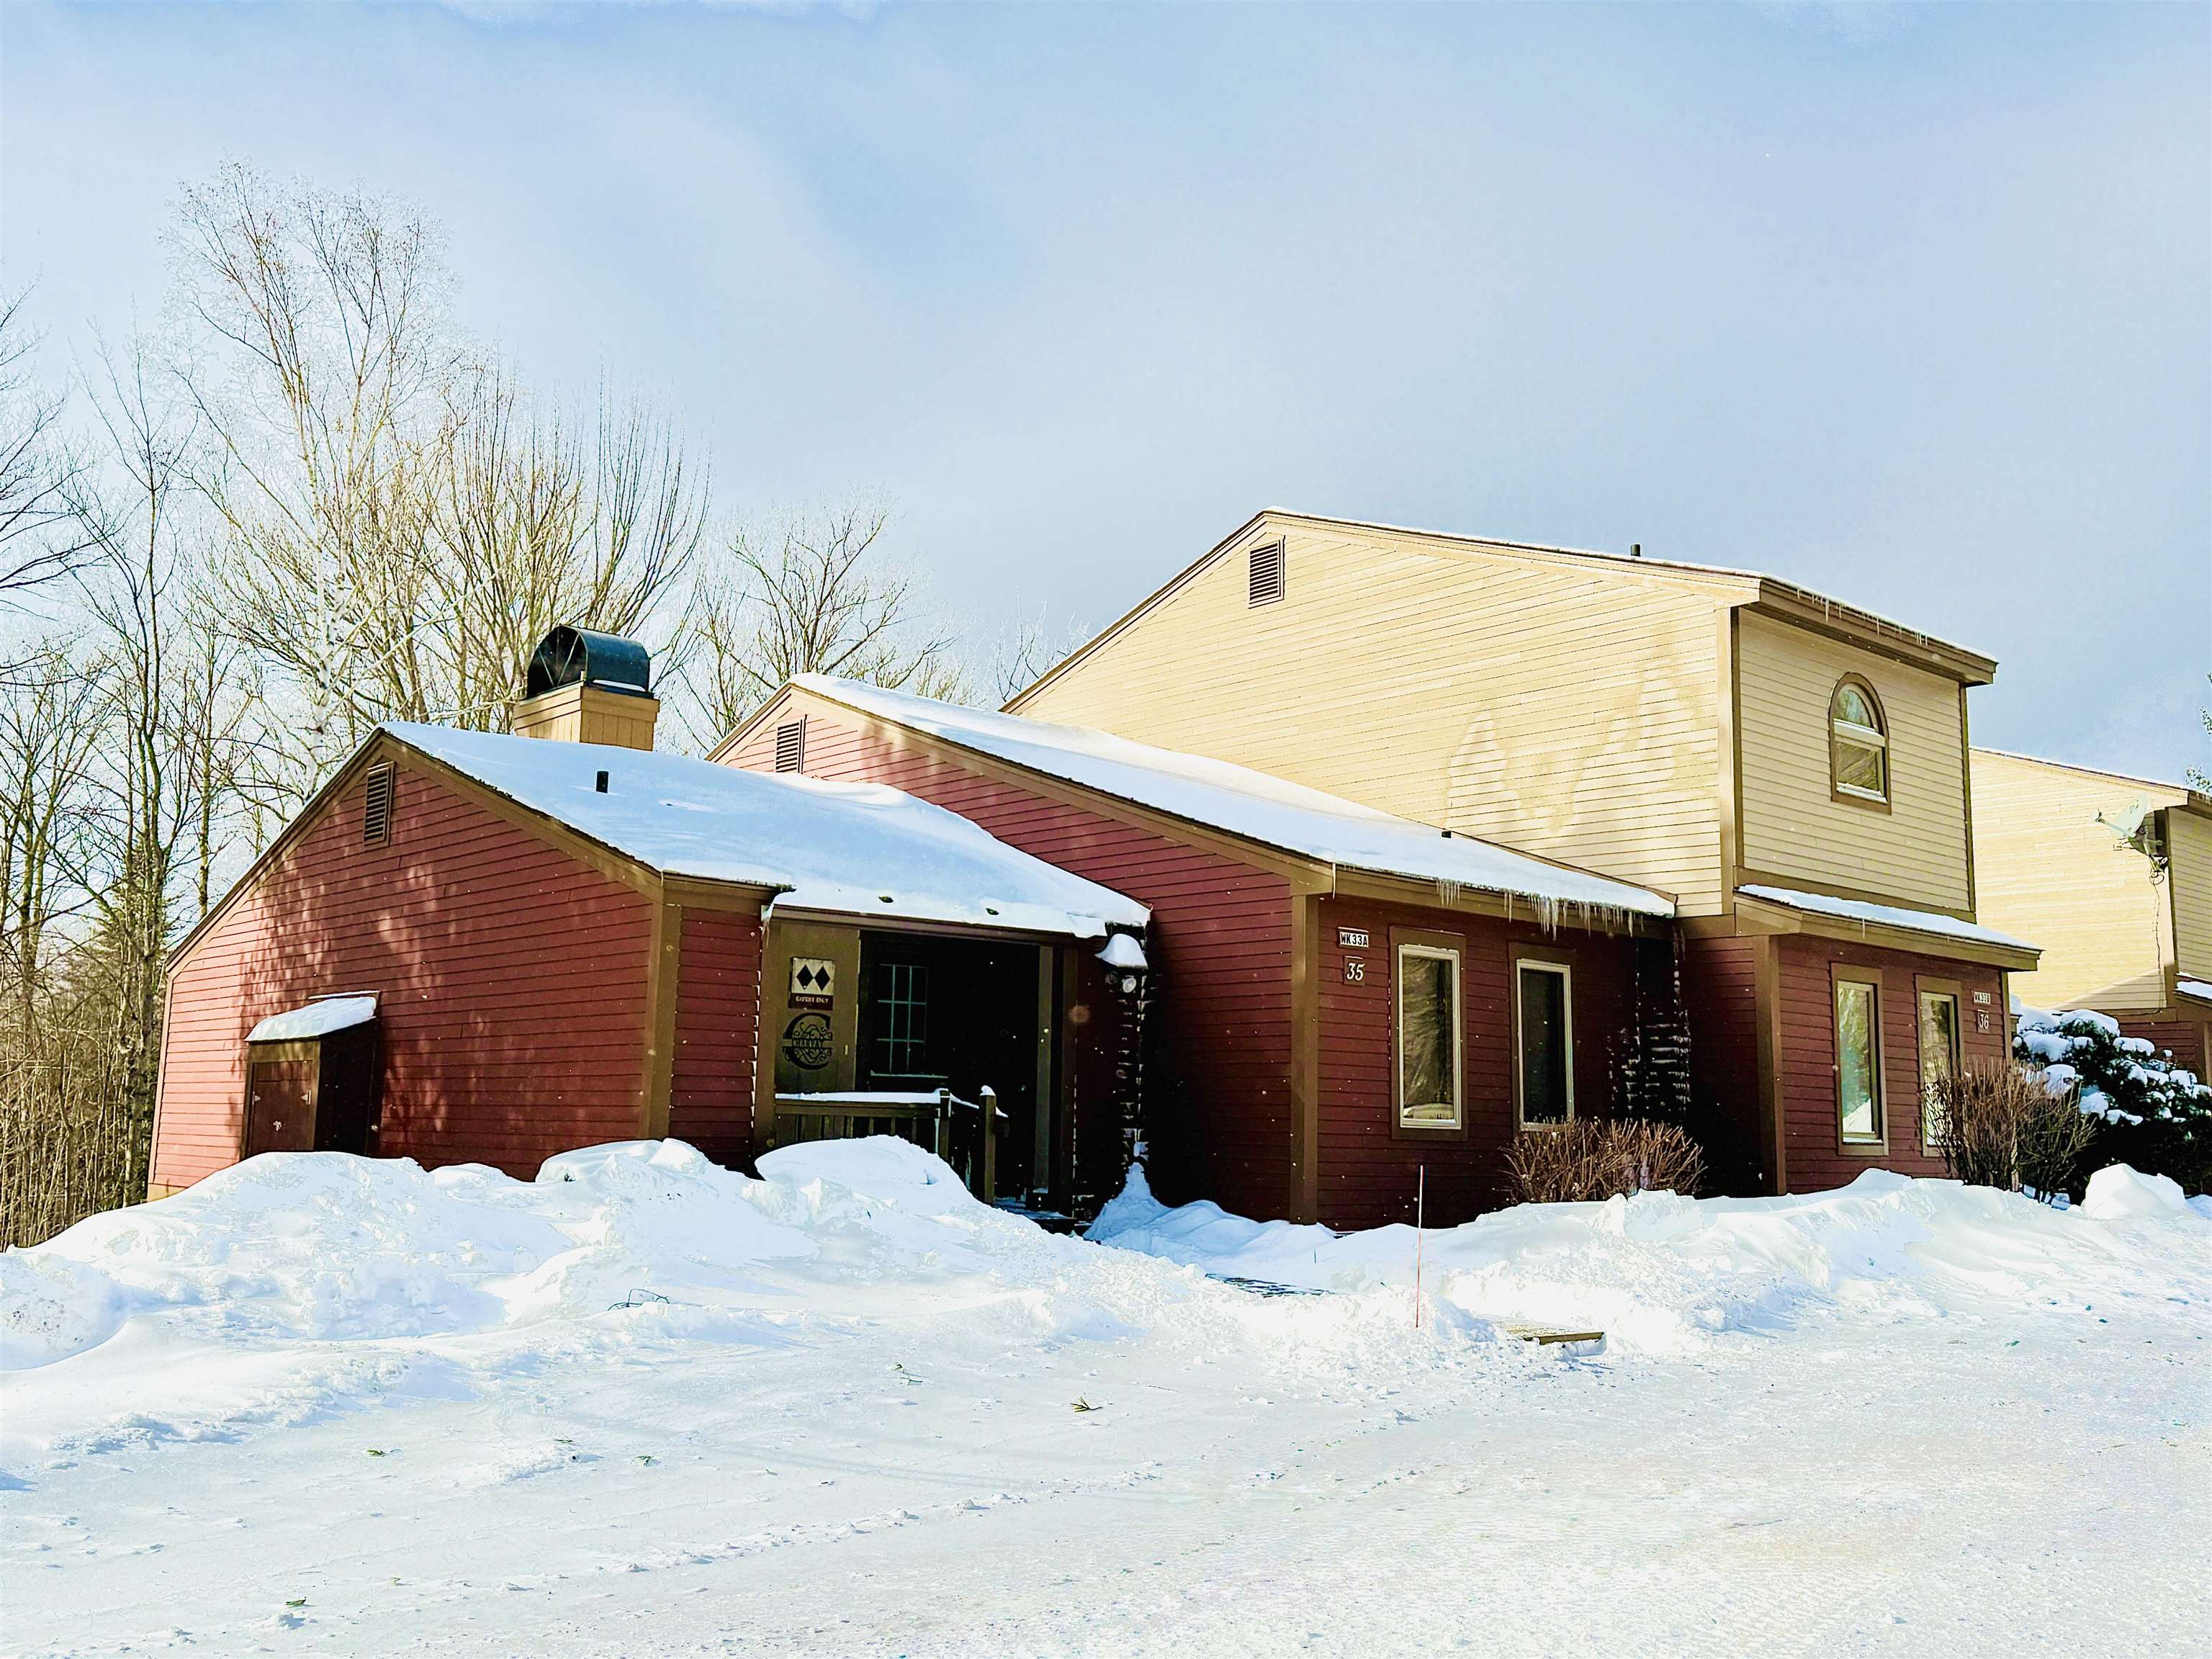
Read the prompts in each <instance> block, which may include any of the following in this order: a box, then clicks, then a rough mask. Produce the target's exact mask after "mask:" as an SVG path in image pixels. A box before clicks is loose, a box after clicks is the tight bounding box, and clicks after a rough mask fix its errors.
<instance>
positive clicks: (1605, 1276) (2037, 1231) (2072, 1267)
mask: <svg viewBox="0 0 2212 1659" xmlns="http://www.w3.org/2000/svg"><path fill="white" fill-rule="evenodd" d="M2177 1235H2186V1236H2187V1237H2189V1238H2190V1239H2191V1241H2192V1243H2194V1244H2195V1245H2196V1246H2197V1249H2194V1250H2192V1251H2191V1252H2190V1253H2189V1255H2188V1258H2187V1260H2186V1261H2176V1260H2175V1259H2174V1253H2173V1249H2172V1247H2173V1245H2174V1243H2175V1241H2176V1237H2177ZM1089 1237H1091V1239H1092V1240H1093V1241H1094V1242H1097V1243H1104V1244H1109V1245H1113V1246H1116V1247H1119V1248H1121V1249H1133V1250H1139V1251H1142V1252H1145V1253H1146V1254H1148V1255H1158V1256H1162V1257H1164V1258H1166V1259H1167V1260H1169V1261H1176V1262H1182V1263H1185V1264H1188V1265H1190V1266H1193V1267H1198V1268H1200V1269H1201V1270H1202V1271H1204V1272H1206V1273H1213V1274H1218V1275H1221V1276H1224V1277H1231V1278H1237V1279H1256V1280H1261V1281H1266V1282H1269V1283H1273V1284H1278V1285H1287V1286H1292V1287H1297V1288H1304V1289H1314V1290H1334V1291H1370V1290H1372V1289H1374V1288H1376V1287H1377V1286H1380V1285H1395V1286H1404V1285H1410V1284H1411V1282H1412V1279H1413V1229H1412V1228H1410V1227H1407V1226H1402V1225H1401V1226H1389V1227H1379V1228H1376V1229H1374V1230H1372V1231H1366V1232H1358V1233H1346V1234H1339V1233H1334V1232H1331V1231H1329V1230H1328V1228H1326V1227H1319V1226H1295V1225H1291V1224H1290V1223H1288V1222H1282V1221H1270V1222H1256V1221H1249V1220H1247V1219H1245V1218H1243V1217H1241V1216H1234V1215H1231V1214H1229V1213H1228V1212H1225V1211H1224V1210H1222V1209H1221V1208H1220V1207H1219V1206H1216V1205H1213V1204H1210V1203H1197V1204H1187V1205H1183V1206H1180V1207H1177V1208H1174V1209H1170V1208H1167V1207H1165V1206H1162V1205H1161V1204H1159V1203H1158V1201H1157V1200H1155V1199H1154V1198H1153V1197H1152V1194H1151V1192H1150V1190H1149V1188H1147V1187H1146V1183H1145V1181H1144V1176H1143V1171H1142V1170H1138V1171H1136V1172H1135V1173H1134V1175H1133V1178H1132V1180H1131V1182H1130V1183H1129V1186H1128V1188H1127V1189H1126V1190H1125V1191H1123V1192H1122V1193H1121V1194H1120V1195H1119V1196H1118V1197H1116V1198H1115V1200H1114V1201H1113V1202H1112V1203H1111V1204H1110V1205H1109V1206H1107V1208H1106V1209H1105V1210H1104V1211H1103V1212H1101V1214H1100V1215H1099V1217H1098V1219H1097V1222H1095V1223H1094V1224H1093V1225H1091V1229H1090V1231H1089ZM1421 1255H1422V1259H1423V1263H1424V1268H1425V1274H1426V1275H1427V1280H1428V1282H1429V1283H1430V1284H1431V1285H1435V1286H1436V1287H1437V1295H1438V1297H1440V1298H1441V1299H1442V1300H1443V1301H1445V1302H1447V1303H1449V1304H1453V1305H1455V1306H1457V1307H1458V1308H1460V1309H1462V1310H1464V1311H1465V1312H1466V1313H1467V1314H1468V1315H1470V1316H1474V1317H1476V1318H1479V1319H1482V1320H1488V1321H1495V1322H1525V1323H1532V1324H1543V1325H1552V1326H1559V1327H1568V1328H1596V1329H1602V1330H1604V1331H1605V1332H1606V1333H1607V1337H1608V1339H1609V1340H1611V1341H1612V1343H1613V1345H1614V1346H1615V1347H1616V1348H1618V1349H1621V1350H1624V1351H1641V1352H1680V1351H1683V1350H1686V1349H1689V1348H1693V1347H1696V1346H1700V1345H1701V1344H1702V1343H1703V1342H1704V1341H1705V1340H1707V1339H1708V1338H1710V1337H1711V1335H1713V1334H1716V1333H1719V1332H1723V1331H1771V1330H1774V1329H1777V1328H1780V1327H1782V1326H1783V1325H1784V1324H1788V1323H1793V1322H1797V1321H1800V1320H1802V1319H1803V1318H1805V1317H1808V1316H1811V1315H1813V1314H1814V1313H1816V1312H1818V1311H1819V1310H1823V1309H1829V1308H1834V1307H1838V1306H1849V1307H1850V1308H1851V1309H1853V1310H1856V1311H1858V1312H1861V1313H1866V1312H1874V1313H1876V1314H1878V1315H1879V1314H1887V1315H1888V1316H1896V1317H1905V1316H1930V1315H1933V1316H1942V1315H1946V1314H1952V1313H1967V1312H1972V1311H1977V1310H1983V1309H1986V1308H1988V1307H1989V1306H1990V1305H1991V1304H1993V1303H1997V1302H2003V1303H2013V1304H2019V1303H2039V1302H2045V1301H2048V1300H2050V1299H2051V1298H2052V1297H2057V1296H2071V1295H2075V1294H2080V1293H2082V1292H2084V1291H2097V1292H2099V1293H2107V1294H2117V1295H2136V1294H2142V1295H2149V1294H2153V1293H2154V1292H2155V1294H2158V1295H2161V1296H2162V1295H2164V1294H2166V1291H2167V1290H2168V1289H2169V1288H2170V1286H2171V1283H2172V1279H2173V1278H2174V1275H2175V1274H2176V1273H2181V1274H2182V1275H2184V1276H2185V1277H2187V1278H2189V1279H2191V1282H2192V1283H2196V1284H2197V1290H2198V1293H2200V1294H2203V1295H2206V1296H2208V1297H2212V1216H2208V1215H2207V1214H2206V1213H2205V1212H2204V1211H2203V1208H2201V1207H2199V1206H2191V1205H2189V1204H2185V1203H2184V1202H2183V1201H2182V1198H2181V1193H2180V1189H2179V1188H2177V1187H2175V1185H2174V1183H2173V1182H2171V1181H2168V1180H2166V1179H2165V1178H2164V1177H2163V1176H2142V1175H2138V1174H2136V1171H2134V1170H2130V1169H2127V1168H2126V1167H2125V1166H2124V1165H2119V1166H2115V1167H2114V1168H2112V1169H2109V1170H2102V1171H2100V1173H2099V1174H2098V1175H2097V1176H2095V1177H2094V1178H2093V1180H2092V1181H2091V1182H2090V1188H2089V1200H2088V1202H2087V1203H2086V1204H2084V1205H2083V1206H2081V1207H2080V1208H2079V1209H2077V1210H2075V1211H2073V1212H2064V1211H2059V1210H2055V1209H2052V1208H2051V1207H2049V1206H2045V1205H2041V1204H2038V1203H2036V1202H2035V1201H2034V1200H2031V1199H2027V1198H2023V1197H2021V1196H2019V1195H2018V1194H2010V1193H2001V1192H1997V1191H1995V1190H1993V1189H1991V1188H1984V1187H1968V1186H1964V1185H1961V1184H1960V1183H1959V1182H1950V1181H1915V1180H1910V1179H1907V1178H1906V1177H1905V1176H1898V1175H1893V1174H1890V1173H1888V1172H1887V1171H1884V1170H1869V1171H1868V1172H1867V1173H1866V1174H1864V1175H1863V1176H1860V1177H1859V1178H1858V1179H1857V1181H1856V1182H1852V1183H1851V1184H1850V1186H1849V1187H1845V1188H1840V1189H1838V1190H1837V1191H1834V1192H1827V1193H1818V1194H1808V1195H1806V1196H1802V1197H1791V1198H1772V1199H1704V1200H1692V1199H1686V1198H1681V1197H1678V1196H1677V1195H1675V1194H1673V1193H1644V1194H1638V1195H1636V1196H1634V1197H1632V1198H1614V1199H1611V1200H1607V1201H1606V1202H1605V1203H1602V1204H1548V1205H1522V1206H1518V1207H1516V1208H1513V1209H1509V1210H1502V1211H1499V1212H1495V1213H1493V1214H1491V1215H1486V1216H1483V1217H1481V1218H1478V1219H1476V1220H1474V1221H1471V1222H1468V1223H1467V1224H1466V1225H1463V1226H1459V1227H1453V1228H1449V1229H1441V1230H1437V1231H1431V1232H1429V1233H1428V1234H1426V1235H1425V1237H1424V1238H1423V1240H1422V1242H1421ZM2199 1281H2201V1282H2199Z"/></svg>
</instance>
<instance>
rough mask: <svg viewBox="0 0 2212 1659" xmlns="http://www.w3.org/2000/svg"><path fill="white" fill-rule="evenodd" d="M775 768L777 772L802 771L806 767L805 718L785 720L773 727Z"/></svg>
mask: <svg viewBox="0 0 2212 1659" xmlns="http://www.w3.org/2000/svg"><path fill="white" fill-rule="evenodd" d="M775 769H776V770H777V771H779V772H804V771H805V769H806V722H805V720H786V721H785V722H784V723H783V724H782V725H781V726H777V727H776V728H775Z"/></svg>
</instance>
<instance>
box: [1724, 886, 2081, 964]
mask: <svg viewBox="0 0 2212 1659" xmlns="http://www.w3.org/2000/svg"><path fill="white" fill-rule="evenodd" d="M1736 891H1737V892H1739V893H1741V894H1742V895H1743V896H1745V897H1747V898H1754V899H1765V901H1766V902H1768V903H1769V904H1779V905H1781V906H1782V907H1783V908H1785V909H1790V910H1802V911H1805V912H1807V913H1808V915H1819V916H1834V917H1836V918H1838V920H1840V921H1856V922H1860V923H1863V924H1864V925H1867V926H1869V927H1899V928H1902V929H1904V930H1905V932H1907V933H1926V934H1928V935H1929V936H1930V937H1932V938H1936V939H1961V940H1964V941H1965V942H1966V943H1968V944H1970V945H1996V946H1998V947H1999V948H2000V949H2002V950H2008V951H2033V950H2037V949H2039V946H2036V945H2030V944H2029V943H2027V941H2026V940H2025V939H2015V938H2014V937H2013V936H2012V935H2011V934H2010V933H1999V932H1998V931H1997V930H1996V928H1994V927H1982V926H1981V925H1980V924H1978V923H1977V922H1972V921H1960V920H1959V919H1958V918H1957V917H1956V916H1947V915H1943V914H1942V913H1941V912H1940V911H1936V910H1907V909H1904V908H1900V907H1899V906H1897V905H1894V904H1875V903H1873V902H1870V901H1869V900H1866V899H1847V898H1838V897H1836V896H1834V895H1833V894H1831V893H1801V892H1799V891H1797V890H1796V889H1795V888H1791V887H1759V886H1750V887H1739V888H1737V889H1736Z"/></svg>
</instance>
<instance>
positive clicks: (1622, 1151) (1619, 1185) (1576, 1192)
mask: <svg viewBox="0 0 2212 1659" xmlns="http://www.w3.org/2000/svg"><path fill="white" fill-rule="evenodd" d="M1505 1176H1506V1182H1507V1185H1508V1186H1509V1187H1510V1188H1511V1190H1512V1194H1513V1196H1514V1198H1515V1199H1516V1200H1518V1201H1520V1202H1521V1203H1523V1204H1574V1203H1590V1202H1595V1201H1597V1200H1603V1199H1608V1198H1611V1197H1613V1195H1614V1194H1621V1193H1656V1192H1674V1193H1680V1194H1684V1195H1685V1196H1694V1195H1695V1194H1696V1193H1697V1190H1698V1188H1699V1185H1700V1184H1702V1183H1703V1182H1704V1181H1705V1154H1704V1153H1702V1152H1699V1150H1698V1143H1697V1142H1696V1141H1695V1140H1692V1139H1691V1138H1690V1133H1689V1131H1688V1130H1686V1129H1685V1128H1683V1127H1681V1126H1680V1124H1676V1123H1650V1122H1645V1121H1643V1120H1641V1119H1638V1118H1613V1119H1607V1120H1597V1121H1594V1120H1592V1119H1589V1118H1577V1119H1576V1120H1574V1121H1572V1122H1571V1123H1565V1124H1562V1125H1560V1126H1559V1127H1558V1128H1556V1129H1523V1130H1522V1132H1521V1133H1519V1134H1517V1135H1516V1136H1514V1137H1513V1144H1512V1145H1511V1146H1510V1147H1508V1148H1507V1149H1506V1152H1505Z"/></svg>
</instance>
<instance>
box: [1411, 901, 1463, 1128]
mask: <svg viewBox="0 0 2212 1659" xmlns="http://www.w3.org/2000/svg"><path fill="white" fill-rule="evenodd" d="M1459 1059H1460V1056H1459V953H1458V952H1457V951H1440V950H1434V949H1431V948H1429V947H1427V946H1424V945H1404V946H1401V948H1400V950H1399V951H1398V1121H1400V1122H1401V1123H1405V1124H1409V1125H1413V1126H1417V1127H1426V1128H1447V1129H1449V1128H1456V1127H1459Z"/></svg>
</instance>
